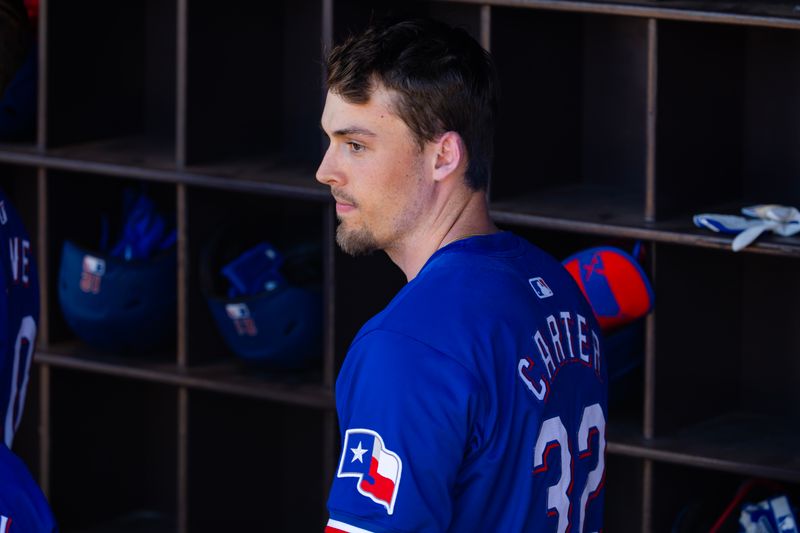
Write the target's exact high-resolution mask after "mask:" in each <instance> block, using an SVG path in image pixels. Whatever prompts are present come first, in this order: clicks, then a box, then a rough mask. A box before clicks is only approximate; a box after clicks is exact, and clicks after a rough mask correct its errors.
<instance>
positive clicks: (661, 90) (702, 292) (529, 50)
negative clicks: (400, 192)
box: [0, 0, 800, 533]
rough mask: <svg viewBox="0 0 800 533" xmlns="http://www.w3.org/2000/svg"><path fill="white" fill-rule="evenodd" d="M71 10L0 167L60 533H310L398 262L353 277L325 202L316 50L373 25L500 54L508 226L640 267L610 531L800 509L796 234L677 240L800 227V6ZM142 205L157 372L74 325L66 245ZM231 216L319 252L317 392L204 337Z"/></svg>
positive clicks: (185, 0) (370, 259)
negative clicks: (752, 228)
mask: <svg viewBox="0 0 800 533" xmlns="http://www.w3.org/2000/svg"><path fill="white" fill-rule="evenodd" d="M79 4H80V5H77V4H75V3H74V2H73V3H64V2H55V1H49V0H42V1H41V6H42V10H41V17H40V28H39V32H38V37H37V38H38V43H39V57H40V65H39V68H40V71H39V84H40V86H39V117H38V137H37V141H36V143H35V144H30V143H21V144H0V185H2V187H3V189H4V190H5V191H6V192H7V193H8V194H9V196H10V198H11V199H12V201H13V202H14V203H15V205H16V206H17V207H18V208H19V210H20V211H22V216H23V219H24V221H25V223H26V226H27V228H28V231H29V233H30V234H31V240H32V245H33V246H34V247H35V249H36V250H37V260H38V264H39V268H40V280H41V282H42V283H41V285H42V299H41V302H42V316H41V320H40V322H41V323H40V328H39V333H40V335H39V343H38V351H37V355H36V359H35V361H36V365H35V367H34V368H33V371H32V377H31V385H30V389H29V399H28V402H27V407H26V414H25V417H24V418H23V423H22V426H21V428H20V431H19V433H18V435H17V439H16V441H15V450H16V451H17V453H19V454H20V455H21V456H22V457H23V458H24V459H25V461H26V462H27V463H28V464H29V465H30V466H31V468H32V470H33V471H34V474H35V475H36V477H37V479H38V480H39V482H40V484H41V485H42V487H43V488H44V490H45V492H46V493H47V494H48V495H49V497H50V500H51V503H52V506H53V509H54V511H55V514H56V516H57V518H58V519H59V523H60V525H61V529H62V531H65V532H66V533H70V532H72V533H92V532H99V531H108V530H112V531H117V530H122V529H123V528H124V530H125V531H153V532H159V533H160V532H161V531H165V532H167V531H169V532H177V533H187V532H191V533H196V532H203V531H219V530H225V531H227V530H231V531H233V530H236V531H250V530H257V531H258V530H263V531H292V532H295V531H319V530H321V529H322V527H323V525H324V520H325V517H326V512H325V509H324V503H325V499H326V492H327V489H328V486H329V482H330V479H331V478H332V476H333V475H334V473H335V470H336V466H337V464H338V457H339V455H338V453H339V450H338V431H337V429H338V428H337V425H336V424H337V422H336V415H335V410H334V384H335V379H336V375H337V372H338V370H339V368H340V366H341V364H342V361H343V358H344V356H345V353H346V351H347V347H348V345H349V343H350V341H351V340H352V338H353V336H354V335H355V333H356V332H357V331H358V329H359V328H360V327H361V325H362V324H363V323H364V322H365V321H366V320H367V319H369V318H370V317H371V316H372V315H373V314H374V313H376V312H377V311H379V310H380V309H381V308H383V307H384V306H385V305H386V303H387V302H388V301H389V300H390V299H391V297H392V296H393V295H394V294H395V293H396V292H397V291H398V290H399V289H400V288H401V287H402V286H403V284H404V283H405V280H404V278H403V276H402V274H401V273H400V271H399V270H398V269H397V268H396V267H395V266H394V265H393V264H392V263H391V261H389V259H388V258H387V257H386V256H385V255H383V254H373V255H371V256H367V257H360V258H355V259H354V258H351V257H349V256H346V255H344V254H343V253H342V252H340V251H339V250H338V248H337V246H336V244H335V227H336V221H335V211H334V209H333V204H332V203H331V199H330V196H329V191H328V188H327V187H325V186H323V185H321V184H319V183H317V182H316V180H315V179H314V175H315V171H316V166H317V164H318V162H319V160H320V159H321V157H322V154H323V150H324V149H325V147H326V142H325V141H324V139H323V135H322V134H321V133H320V131H319V126H318V124H319V119H320V114H321V111H322V108H323V105H324V96H325V93H324V88H323V83H322V81H323V79H324V78H323V76H324V73H323V67H322V62H323V57H324V50H325V49H326V48H327V47H329V46H330V45H331V43H332V42H334V41H339V40H341V39H342V38H343V37H344V36H346V35H347V34H348V33H349V32H351V31H354V30H358V29H360V28H362V27H363V26H364V25H365V24H367V23H368V22H369V21H370V20H372V19H377V18H382V17H387V16H389V17H394V18H403V17H410V16H418V15H427V16H432V17H435V18H440V19H442V20H445V21H447V22H449V23H451V24H456V25H459V26H462V27H464V28H465V29H466V30H467V31H468V32H469V33H470V34H471V35H473V36H474V37H475V38H476V39H478V40H479V41H480V42H481V43H482V44H483V45H484V46H485V47H487V48H489V49H490V50H491V51H492V52H493V54H494V56H495V58H496V61H497V64H498V68H499V76H500V81H501V116H500V121H499V123H498V129H497V137H496V158H495V164H494V167H493V169H492V183H491V187H490V191H489V195H490V205H491V212H492V215H493V217H494V219H495V221H496V222H497V223H498V224H499V225H500V226H501V227H502V228H504V229H511V230H513V231H516V232H518V233H520V234H521V235H523V236H525V237H526V238H528V239H530V240H531V241H532V242H534V243H536V244H537V245H539V246H540V247H542V248H543V249H545V250H546V251H548V252H550V253H551V254H552V255H553V256H555V257H557V258H558V259H563V258H565V257H566V256H567V255H569V254H572V253H574V252H576V251H578V250H580V249H583V248H587V247H589V246H597V245H613V246H618V247H620V248H622V249H625V250H627V251H629V252H630V251H631V250H632V249H633V247H634V245H635V244H636V242H637V241H640V242H641V243H642V244H643V248H644V257H645V268H646V269H647V271H648V273H649V274H650V277H651V279H652V280H653V284H654V287H655V293H656V294H655V296H656V308H655V312H654V313H653V314H652V315H651V316H649V317H648V318H647V320H646V321H644V322H643V323H642V324H641V328H642V337H641V338H640V339H637V341H636V343H637V344H636V346H637V350H640V351H641V352H642V364H641V366H640V367H639V368H638V369H637V370H635V371H634V372H633V373H632V374H630V376H629V378H628V379H627V381H626V385H625V389H624V390H622V386H621V385H619V384H615V385H614V389H613V391H612V396H613V397H614V399H615V401H614V403H613V405H612V406H611V407H610V416H609V418H610V420H609V425H608V448H607V451H608V453H607V465H608V468H607V477H606V486H607V496H606V516H607V523H606V528H605V529H606V530H608V531H613V532H623V533H624V532H639V531H642V532H646V533H650V532H662V531H670V530H671V527H672V526H673V524H675V523H676V521H677V520H679V519H682V518H685V517H688V516H694V517H696V518H698V522H697V523H698V524H701V525H699V526H697V527H698V528H699V529H696V530H698V531H699V530H703V528H705V530H707V529H708V527H710V522H708V520H709V518H708V517H709V516H712V515H713V518H712V519H711V521H712V522H713V519H714V518H716V516H718V515H719V514H720V512H721V511H722V510H723V509H724V507H725V505H726V504H727V503H728V502H729V501H730V500H731V499H732V498H733V495H734V494H735V492H736V490H737V488H738V487H739V486H740V484H741V483H742V482H743V481H744V480H746V479H748V478H750V477H758V478H764V479H766V480H768V481H769V482H772V483H781V484H783V488H784V489H785V490H786V492H787V493H789V494H790V495H792V496H794V497H797V496H798V495H800V463H798V456H797V451H796V450H797V449H798V448H799V447H800V431H799V430H797V427H798V425H797V424H798V421H800V420H799V419H800V410H799V409H800V408H799V407H798V405H800V404H798V402H797V401H796V398H797V394H796V390H797V387H798V385H800V333H798V331H800V330H798V328H797V327H796V325H797V324H798V323H800V311H798V310H797V308H796V301H797V299H798V297H799V296H800V282H798V280H797V276H796V270H797V266H798V259H800V237H777V236H774V235H764V236H762V237H760V238H759V239H758V240H757V241H756V242H755V243H753V244H752V245H750V246H748V247H747V248H746V249H744V250H743V251H741V252H739V253H734V252H732V251H731V250H730V243H731V237H730V236H725V235H719V234H714V233H711V232H710V231H705V230H701V229H698V228H695V227H694V226H693V224H692V215H693V214H696V213H701V212H707V213H708V212H718V213H729V214H736V213H737V212H738V211H739V209H740V208H741V207H743V206H745V205H750V204H753V203H783V204H787V205H795V206H800V150H798V149H797V147H798V146H800V100H798V99H797V98H796V95H797V94H798V93H800V12H798V11H797V10H796V9H794V6H793V4H766V3H761V2H759V3H752V2H739V3H730V2H715V1H711V2H702V3H700V2H691V1H685V0H682V1H673V0H641V1H632V0H631V1H628V0H624V1H619V2H612V1H603V2H593V1H571V0H563V1H562V0H456V1H442V0H426V1H413V2H407V1H400V0H395V1H389V0H385V1H368V0H296V1H290V0H281V1H276V2H259V1H257V0H246V1H244V2H237V3H235V4H231V5H225V6H224V7H223V8H220V6H219V5H217V4H214V3H208V2H203V1H202V0H166V1H164V0H144V1H138V0H124V1H121V2H117V3H115V4H114V6H113V9H111V8H109V6H108V3H107V2H102V1H101V0H88V1H85V2H81V3H79ZM140 184H146V186H147V188H148V190H149V191H152V192H154V194H155V196H156V197H157V200H158V202H159V205H162V206H164V207H165V208H167V209H168V210H169V211H170V212H171V213H172V216H174V221H175V224H176V227H177V232H178V233H177V241H178V242H177V254H178V262H177V268H176V272H175V280H176V291H177V298H178V309H177V316H176V318H175V332H174V340H173V341H172V342H171V343H169V344H168V345H167V346H166V347H165V348H163V349H162V350H160V351H159V352H157V353H155V354H151V355H149V356H137V355H135V354H124V355H123V354H115V353H99V352H97V351H95V350H92V349H90V348H88V347H87V346H85V345H84V344H82V343H81V342H80V341H78V340H77V339H76V337H75V335H74V334H72V333H71V332H70V331H69V329H68V328H67V327H66V324H65V322H64V320H63V318H62V316H61V309H60V306H59V303H58V291H57V284H56V282H57V275H58V266H59V260H60V246H61V243H62V242H63V240H64V238H67V237H70V236H71V237H73V238H75V237H82V238H88V237H91V236H92V234H93V232H95V230H96V229H97V228H96V224H94V223H93V222H92V221H91V220H90V219H92V218H93V217H96V216H97V215H99V213H100V212H102V211H103V210H109V209H112V208H115V207H116V206H117V205H119V202H120V196H119V193H120V192H121V191H122V189H123V187H124V186H126V185H134V186H138V185H140ZM230 212H235V213H237V214H238V215H240V216H241V217H243V218H245V219H248V220H250V221H251V224H253V225H257V226H259V227H262V226H263V228H264V230H265V232H267V231H280V232H291V234H292V235H294V238H297V239H299V238H301V237H305V238H309V237H310V238H313V239H314V240H315V241H317V242H318V243H319V246H320V248H321V251H322V257H323V264H322V267H321V268H322V272H321V275H322V278H323V293H324V310H323V313H324V320H323V331H322V336H323V342H322V347H321V350H320V358H319V361H318V363H316V364H315V365H314V367H313V368H309V369H307V370H305V371H302V372H295V373H284V374H277V373H267V372H263V371H255V370H254V369H253V368H252V367H247V366H245V365H242V364H241V362H240V361H239V360H237V358H236V357H235V356H233V355H232V353H231V352H230V351H229V350H228V349H227V347H226V346H225V345H224V344H223V343H222V341H221V339H220V338H219V336H218V334H217V333H216V332H215V329H214V324H213V321H212V320H211V318H210V316H209V314H208V308H207V305H206V303H205V301H204V299H203V298H202V294H201V292H200V285H199V279H198V276H197V272H198V270H197V269H198V266H199V265H198V262H199V253H200V250H201V249H202V248H203V246H204V245H205V244H206V243H207V242H208V238H209V237H210V235H211V234H212V233H213V232H214V230H215V228H216V227H217V225H218V223H219V220H221V219H223V218H224V217H225V216H226V214H228V213H230ZM300 228H302V232H301V231H300ZM301 233H302V235H301ZM287 234H288V233H287ZM86 502H92V504H91V505H86ZM795 503H797V501H795ZM703 520H706V521H705V522H703Z"/></svg>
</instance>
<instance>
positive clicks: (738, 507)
mask: <svg viewBox="0 0 800 533" xmlns="http://www.w3.org/2000/svg"><path fill="white" fill-rule="evenodd" d="M652 486H653V494H652V503H651V505H652V507H650V520H651V526H652V531H653V532H655V533H661V532H664V533H671V532H695V531H710V530H712V527H713V526H715V525H717V526H718V527H719V529H714V531H720V532H721V533H735V532H737V531H740V529H739V515H740V513H741V511H742V506H743V505H744V504H748V503H750V504H756V503H759V502H761V501H763V500H765V499H767V498H774V497H776V496H779V495H785V496H787V498H788V500H789V502H790V504H793V505H795V506H796V505H797V502H798V495H800V490H799V489H800V487H798V485H797V484H792V483H781V482H775V481H771V480H768V479H763V478H757V477H756V478H754V477H750V476H747V475H744V476H738V475H733V474H726V473H720V472H712V471H707V470H702V469H698V468H690V467H685V466H680V465H674V464H669V463H661V462H654V463H653V469H652Z"/></svg>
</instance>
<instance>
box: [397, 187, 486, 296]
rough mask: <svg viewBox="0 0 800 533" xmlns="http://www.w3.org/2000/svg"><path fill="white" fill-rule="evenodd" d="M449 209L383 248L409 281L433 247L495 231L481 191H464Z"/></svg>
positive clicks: (429, 255) (440, 246)
mask: <svg viewBox="0 0 800 533" xmlns="http://www.w3.org/2000/svg"><path fill="white" fill-rule="evenodd" d="M448 205H450V206H453V207H451V208H450V209H442V210H441V211H439V212H438V214H437V216H436V217H434V218H433V219H432V220H430V221H426V223H424V224H420V225H419V226H418V228H417V230H416V231H415V232H414V233H413V234H411V235H408V236H407V237H406V238H405V239H404V240H403V241H402V242H399V243H397V244H396V245H395V246H392V247H391V248H387V249H386V250H385V251H386V253H387V254H388V255H389V258H390V259H391V260H392V261H393V262H394V263H395V264H396V265H397V266H398V267H400V269H401V270H402V271H403V273H404V274H405V275H406V279H407V280H408V281H411V280H412V279H414V278H415V277H417V274H419V271H420V270H422V267H423V266H425V263H426V262H427V261H428V259H430V257H431V256H432V255H433V254H434V253H436V251H437V250H439V249H440V248H443V247H445V246H447V245H448V244H450V243H452V242H455V241H458V240H461V239H465V238H467V237H474V236H476V235H488V234H491V233H496V232H497V231H498V229H497V227H496V226H495V225H494V223H493V222H492V220H491V218H490V217H489V207H488V205H487V202H486V193H485V192H484V191H471V190H470V191H468V192H466V193H465V194H464V196H463V198H461V199H460V201H457V202H449V203H448Z"/></svg>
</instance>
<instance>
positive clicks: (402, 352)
mask: <svg viewBox="0 0 800 533" xmlns="http://www.w3.org/2000/svg"><path fill="white" fill-rule="evenodd" d="M602 354H603V348H602V340H601V338H600V329H599V327H598V325H597V323H596V321H595V319H594V316H593V314H592V311H591V309H590V307H589V305H588V303H587V302H586V300H585V299H584V297H583V296H582V295H581V293H580V291H579V289H578V287H577V285H576V284H575V282H574V281H573V279H572V277H571V276H570V275H569V273H568V272H567V271H566V270H565V269H564V268H563V267H562V266H561V265H560V264H559V263H558V262H557V261H555V259H553V258H552V257H550V256H549V255H547V254H546V253H544V252H542V251H541V250H539V249H538V248H536V247H535V246H533V245H531V244H530V243H528V242H527V241H525V240H523V239H521V238H519V237H517V236H515V235H514V234H512V233H508V232H503V233H497V234H494V235H488V236H479V237H472V238H468V239H464V240H461V241H457V242H454V243H452V244H450V245H448V246H446V247H444V248H442V249H441V250H439V251H437V252H436V253H435V254H434V255H433V256H432V257H431V258H430V259H429V260H428V262H427V263H426V265H425V266H424V267H423V269H422V270H421V271H420V273H419V275H418V276H417V277H416V278H415V279H414V280H412V281H411V282H409V283H408V284H407V285H406V286H405V287H404V288H403V289H402V290H401V291H400V292H399V293H398V294H397V296H395V298H394V299H393V300H392V302H391V303H390V304H389V305H388V306H387V308H386V309H384V310H383V311H382V312H381V313H379V314H378V315H376V316H375V317H374V318H373V319H372V320H370V321H369V322H368V323H367V324H365V325H364V327H363V328H362V329H361V331H360V332H359V333H358V334H357V336H356V338H355V339H354V341H353V343H352V345H351V347H350V350H349V352H348V354H347V358H346V360H345V362H344V365H343V367H342V370H341V372H340V374H339V377H338V380H337V385H336V402H337V411H338V415H339V424H340V428H341V431H342V453H341V457H340V459H339V464H338V469H337V472H336V476H335V478H334V481H333V485H332V488H331V492H330V497H329V500H328V509H329V513H330V520H329V522H328V531H330V532H336V531H346V532H351V531H356V532H357V531H394V532H397V531H407V532H411V531H415V532H416V531H503V532H522V531H530V532H550V531H553V532H564V531H573V532H578V531H599V530H600V529H601V528H602V519H603V517H602V511H603V494H604V490H603V485H604V483H603V481H604V473H605V461H604V457H605V422H606V420H607V387H606V369H605V366H604V364H603V356H602Z"/></svg>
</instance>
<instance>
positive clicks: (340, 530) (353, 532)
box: [325, 518, 372, 533]
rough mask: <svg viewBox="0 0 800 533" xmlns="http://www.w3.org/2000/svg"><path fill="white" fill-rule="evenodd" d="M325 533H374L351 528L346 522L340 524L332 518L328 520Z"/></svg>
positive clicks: (354, 527)
mask: <svg viewBox="0 0 800 533" xmlns="http://www.w3.org/2000/svg"><path fill="white" fill-rule="evenodd" d="M325 533H372V531H369V530H368V529H362V528H360V527H356V526H351V525H350V524H345V523H344V522H339V521H338V520H334V519H333V518H331V519H329V520H328V525H327V526H325Z"/></svg>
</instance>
